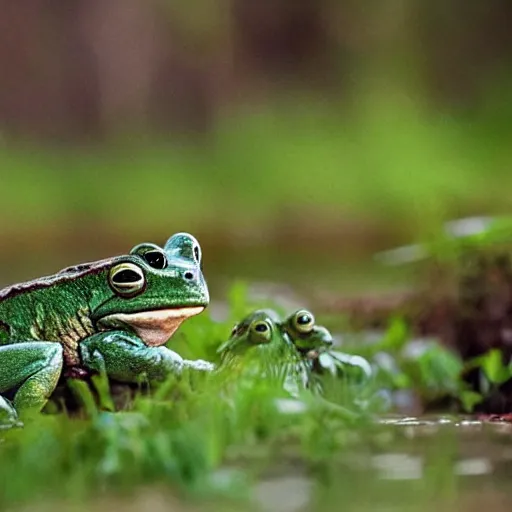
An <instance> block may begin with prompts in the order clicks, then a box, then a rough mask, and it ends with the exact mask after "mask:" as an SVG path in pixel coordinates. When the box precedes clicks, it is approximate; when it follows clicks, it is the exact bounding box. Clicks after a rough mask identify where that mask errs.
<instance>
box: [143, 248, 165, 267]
mask: <svg viewBox="0 0 512 512" xmlns="http://www.w3.org/2000/svg"><path fill="white" fill-rule="evenodd" d="M142 257H143V258H144V259H145V260H146V262H147V264H148V265H149V266H150V267H153V268H156V269H158V270H162V269H163V268H165V267H166V266H167V257H166V256H165V254H164V253H163V252H162V251H147V252H145V253H144V254H143V255H142Z"/></svg>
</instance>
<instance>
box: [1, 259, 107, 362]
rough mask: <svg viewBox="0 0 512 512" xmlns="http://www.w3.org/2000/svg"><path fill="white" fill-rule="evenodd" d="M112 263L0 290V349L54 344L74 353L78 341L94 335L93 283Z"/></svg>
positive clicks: (72, 269)
mask: <svg viewBox="0 0 512 512" xmlns="http://www.w3.org/2000/svg"><path fill="white" fill-rule="evenodd" d="M112 261H113V258H108V259H105V260H100V261H96V262H92V263H85V264H80V265H76V266H73V267H67V268H65V269H63V270H61V271H60V272H57V273H56V274H53V275H50V276H46V277H42V278H40V279H35V280H32V281H27V282H24V283H20V284H16V285H13V286H10V287H7V288H4V289H2V290H0V345H8V344H12V343H20V342H26V341H55V342H59V343H62V344H63V345H64V348H66V346H69V350H68V352H69V353H71V352H74V351H76V348H77V345H78V342H79V341H80V339H83V338H85V337H87V336H90V335H91V334H93V333H94V332H95V330H94V327H93V325H92V322H91V320H90V310H89V304H90V300H91V296H92V293H93V292H92V290H93V289H94V279H98V276H99V275H100V273H101V272H102V271H105V269H106V268H107V267H108V266H109V265H110V264H111V262H112ZM88 276H90V278H88ZM84 278H88V279H84ZM85 281H87V284H85V285H84V283H85Z"/></svg>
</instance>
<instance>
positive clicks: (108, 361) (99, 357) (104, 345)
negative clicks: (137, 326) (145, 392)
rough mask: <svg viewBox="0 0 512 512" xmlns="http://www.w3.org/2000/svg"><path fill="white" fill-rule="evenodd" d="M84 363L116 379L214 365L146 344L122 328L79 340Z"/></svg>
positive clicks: (155, 377) (157, 377)
mask: <svg viewBox="0 0 512 512" xmlns="http://www.w3.org/2000/svg"><path fill="white" fill-rule="evenodd" d="M80 348H81V356H82V361H83V364H84V366H85V367H86V368H87V369H88V370H91V371H93V372H100V373H104V374H106V375H107V376H108V377H110V378H112V379H114V380H118V381H119V382H140V380H141V379H142V380H144V379H146V380H148V381H155V380H165V379H166V378H167V377H168V376H169V375H172V374H177V375H178V374H180V373H181V372H182V370H183V369H184V368H191V369H193V370H199V371H211V370H213V369H214V367H213V365H212V364H211V363H208V362H206V361H201V360H198V361H190V360H185V359H183V358H182V357H181V356H180V355H179V354H177V353H176V352H173V351H172V350H169V349H168V348H167V347H164V346H159V347H149V346H147V345H145V344H144V342H143V341H142V340H141V339H140V338H138V337H137V336H135V335H133V334H131V333H127V332H124V331H110V332H103V333H98V334H94V335H93V336H91V337H89V338H87V339H86V340H84V341H83V342H82V343H81V346H80Z"/></svg>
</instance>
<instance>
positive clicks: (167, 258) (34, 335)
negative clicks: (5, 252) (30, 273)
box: [0, 233, 214, 424]
mask: <svg viewBox="0 0 512 512" xmlns="http://www.w3.org/2000/svg"><path fill="white" fill-rule="evenodd" d="M208 304H209V293H208V288H207V285H206V282H205V279H204V277H203V273H202V254H201V248H200V245H199V243H198V241H197V240H196V239H195V238H194V237H193V236H192V235H190V234H188V233H176V234H175V235H173V236H171V237H170V238H169V240H168V241H167V243H166V244H165V246H164V247H163V248H160V247H159V246H157V245H155V244H152V243H142V244H139V245H136V246H135V247H133V249H131V251H130V252H129V254H127V255H123V256H117V257H113V258H108V259H104V260H101V261H97V262H93V263H86V264H82V265H77V266H74V267H69V268H66V269H64V270H62V271H60V272H58V273H57V274H55V275H52V276H48V277H43V278H40V279H36V280H34V281H30V282H26V283H23V284H17V285H14V286H11V287H9V288H6V289H4V290H1V291H0V368H1V372H0V393H2V394H3V395H5V394H6V393H7V392H14V395H13V396H14V398H13V403H14V407H13V406H12V405H11V403H10V402H9V401H8V400H7V399H6V398H5V397H4V396H0V411H1V413H2V415H3V416H4V417H7V419H8V420H9V421H10V422H12V423H13V424H15V423H17V422H18V414H19V415H20V417H22V415H23V414H25V413H27V414H28V413H29V412H31V411H36V412H39V411H41V410H42V409H43V407H44V406H45V404H46V403H47V401H48V399H49V398H50V396H51V395H52V393H53V392H54V390H55V388H56V386H57V384H58V382H59V381H60V380H61V378H66V377H78V378H82V377H85V376H87V375H89V374H93V373H96V372H101V373H103V374H106V375H107V376H108V377H110V378H112V379H114V380H117V381H119V382H126V383H133V382H138V381H140V379H141V378H146V379H147V380H150V381H151V380H159V379H164V378H165V377H166V376H168V375H169V374H170V373H171V372H180V370H181V369H182V368H184V367H191V368H194V369H197V370H212V369H213V368H214V366H213V365H212V364H211V363H208V362H206V361H187V360H184V359H182V358H181V357H180V356H179V355H178V354H177V353H175V352H173V351H171V350H169V349H168V348H166V347H165V346H163V345H164V344H165V343H166V342H167V341H168V340H169V339H170V338H171V336H172V335H173V334H174V332H175V331H176V330H177V329H178V328H179V326H180V325H181V323H182V322H183V321H185V320H186V319H188V318H190V317H192V316H194V315H197V314H199V313H201V312H202V311H203V310H204V309H205V308H206V307H207V306H208Z"/></svg>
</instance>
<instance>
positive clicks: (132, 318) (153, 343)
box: [98, 306, 204, 347]
mask: <svg viewBox="0 0 512 512" xmlns="http://www.w3.org/2000/svg"><path fill="white" fill-rule="evenodd" d="M203 310H204V306H197V307H190V308H179V309H158V310H154V311H144V312H141V313H116V314H113V315H108V316H106V317H104V318H102V319H101V320H100V321H99V322H98V324H99V327H100V328H109V327H110V328H111V327H112V326H118V325H120V324H125V325H128V326H130V327H131V328H132V329H133V330H134V331H135V332H136V333H137V336H139V338H140V339H141V340H142V341H143V342H144V343H145V344H146V345H148V346H150V347H158V346H160V345H163V344H165V343H166V342H167V341H168V340H169V338H170V337H171V336H172V335H173V334H174V333H175V332H176V330H177V329H178V327H179V326H180V325H181V324H182V323H183V322H184V321H185V320H186V319H187V318H190V317H191V316H195V315H198V314H199V313H201V312H202V311H203Z"/></svg>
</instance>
